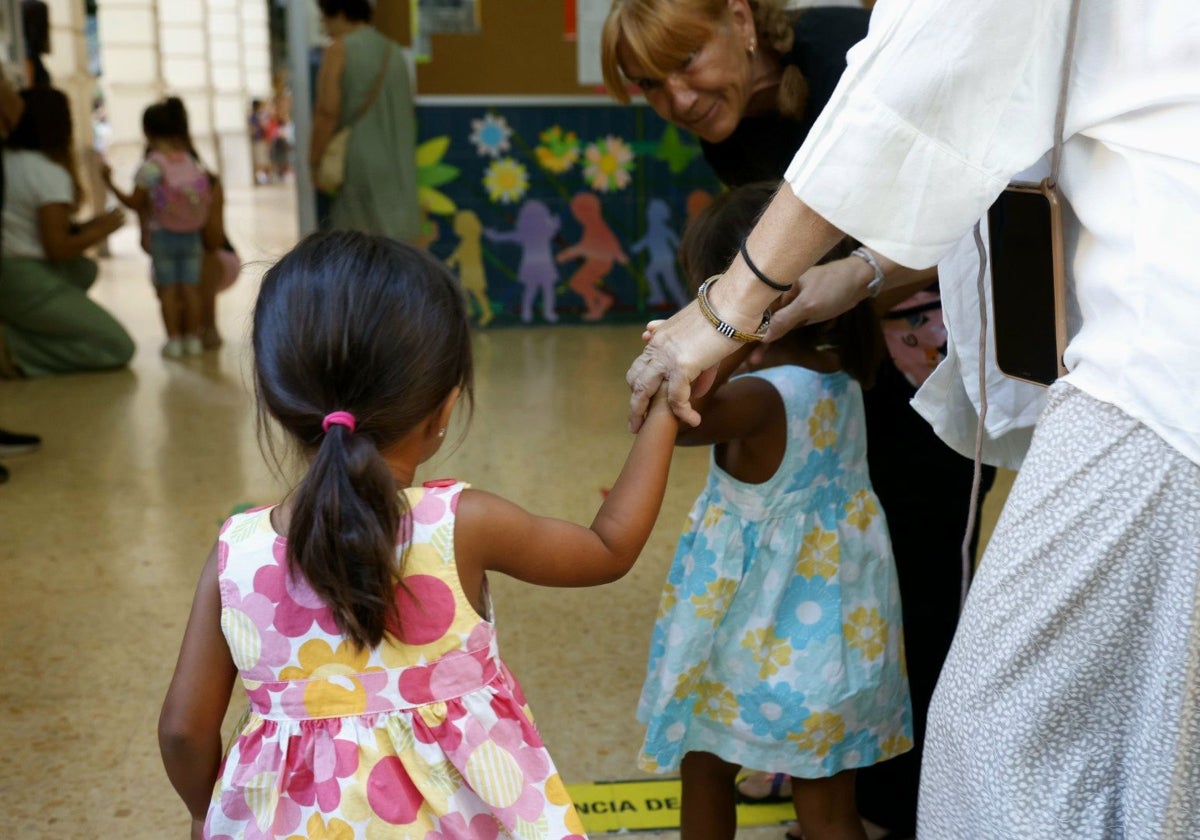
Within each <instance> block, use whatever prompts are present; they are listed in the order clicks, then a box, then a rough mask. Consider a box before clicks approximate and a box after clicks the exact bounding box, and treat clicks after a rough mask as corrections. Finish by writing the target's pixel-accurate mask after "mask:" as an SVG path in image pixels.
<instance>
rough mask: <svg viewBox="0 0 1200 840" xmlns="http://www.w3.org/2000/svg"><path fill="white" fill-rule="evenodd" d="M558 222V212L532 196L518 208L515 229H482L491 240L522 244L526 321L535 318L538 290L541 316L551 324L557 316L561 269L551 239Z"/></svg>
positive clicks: (519, 276) (520, 274)
mask: <svg viewBox="0 0 1200 840" xmlns="http://www.w3.org/2000/svg"><path fill="white" fill-rule="evenodd" d="M559 225H560V222H559V219H558V216H556V215H554V214H553V213H551V212H550V209H549V208H548V207H546V205H545V204H543V203H542V202H540V201H538V200H537V199H530V200H529V201H526V202H525V203H524V204H522V205H521V209H520V210H518V211H517V223H516V226H515V227H514V228H513V229H512V230H510V231H508V232H501V231H496V230H492V229H491V228H488V229H486V230H484V232H483V235H484V236H486V237H487V238H488V239H489V240H490V241H492V242H516V243H517V244H518V245H520V246H521V249H522V250H521V264H520V266H518V268H517V279H518V280H519V281H521V285H523V286H524V287H525V291H524V293H523V294H522V295H521V320H522V321H523V322H525V323H526V324H528V323H529V322H530V321H532V320H533V300H534V298H535V297H537V294H538V292H541V294H542V317H544V318H545V319H546V320H547V321H549V322H550V323H552V324H553V323H555V322H556V321H557V320H558V313H557V312H556V311H555V308H554V296H555V294H554V286H555V284H556V283H558V269H557V268H556V267H555V265H554V254H553V253H552V252H551V250H550V243H552V242H553V241H554V235H555V234H556V233H558V228H559Z"/></svg>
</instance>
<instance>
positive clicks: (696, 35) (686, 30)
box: [600, 0, 808, 119]
mask: <svg viewBox="0 0 1200 840" xmlns="http://www.w3.org/2000/svg"><path fill="white" fill-rule="evenodd" d="M746 2H747V5H749V7H750V12H751V14H752V15H753V17H754V30H755V34H756V35H757V37H758V42H759V45H760V46H761V47H762V48H763V49H769V50H771V51H772V52H774V53H775V54H776V55H780V56H782V55H783V54H784V53H786V52H788V51H789V50H790V49H791V48H792V40H793V32H792V23H793V21H794V17H793V16H792V13H789V12H788V11H787V9H785V8H784V6H783V2H784V0H746ZM728 14H729V0H613V5H612V9H610V10H609V13H608V18H607V19H606V20H605V21H604V30H603V32H602V34H601V39H600V64H601V67H602V69H603V71H604V84H605V85H606V86H607V87H608V92H609V93H610V94H611V95H612V97H613V98H614V99H616V100H617V101H618V102H622V103H628V102H629V91H628V83H629V79H628V78H627V77H626V76H625V73H624V72H623V71H622V69H621V62H620V59H619V58H618V56H617V52H618V50H619V49H620V48H621V47H624V48H625V49H626V50H628V52H629V54H630V55H631V56H632V57H633V58H634V60H636V61H637V63H638V66H640V67H642V68H644V69H645V71H646V72H647V73H648V74H650V76H651V77H653V78H666V77H667V75H668V74H670V73H673V72H675V71H676V70H678V69H679V67H680V66H682V65H683V63H684V62H685V61H686V60H687V57H688V56H689V55H691V54H692V53H693V52H695V51H696V50H698V49H699V48H700V47H702V46H703V45H704V43H705V42H706V41H708V39H709V38H711V37H712V35H713V31H714V30H715V29H716V28H717V27H718V26H719V25H720V24H721V23H722V22H723V21H724V20H725V19H726V17H727V15H728ZM807 100H808V84H807V82H805V80H804V76H803V75H802V74H801V73H800V69H799V68H798V67H795V66H789V67H786V68H784V71H783V79H782V81H781V82H780V85H779V112H780V113H781V114H783V115H784V116H786V117H792V118H795V119H799V118H800V117H801V116H803V114H804V106H805V103H806V101H807Z"/></svg>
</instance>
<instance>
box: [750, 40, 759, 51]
mask: <svg viewBox="0 0 1200 840" xmlns="http://www.w3.org/2000/svg"><path fill="white" fill-rule="evenodd" d="M757 46H758V41H757V40H755V39H754V38H751V39H750V55H754V48H755V47H757Z"/></svg>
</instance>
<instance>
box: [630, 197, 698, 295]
mask: <svg viewBox="0 0 1200 840" xmlns="http://www.w3.org/2000/svg"><path fill="white" fill-rule="evenodd" d="M670 218H671V208H670V207H669V206H668V205H667V202H665V201H663V200H662V199H661V198H656V199H653V200H652V201H651V202H650V204H649V206H648V207H647V208H646V235H645V236H643V237H642V238H641V239H639V240H638V241H637V242H635V243H633V245H631V246H630V248H629V250H630V251H631V252H633V253H635V254H637V253H640V252H642V251H649V253H650V262H649V263H648V264H647V265H646V283H647V285H649V286H650V297H649V299H647V301H646V305H647V306H663V305H664V304H666V302H667V298H666V296H665V295H664V294H663V286H666V287H667V292H669V293H670V295H671V297H672V299H674V301H675V304H676V305H677V306H679V307H680V308H682V307H684V306H687V305H688V300H689V299H688V295H687V293H686V292H685V291H684V289H683V286H682V285H681V284H680V282H679V276H678V275H677V274H676V272H675V251H676V250H677V249H678V248H679V236H678V235H677V234H676V233H675V231H673V230H671V226H670V225H668V224H667V221H668V220H669V219H670Z"/></svg>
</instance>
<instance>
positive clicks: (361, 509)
mask: <svg viewBox="0 0 1200 840" xmlns="http://www.w3.org/2000/svg"><path fill="white" fill-rule="evenodd" d="M253 345H254V354H255V360H254V370H255V389H256V392H257V394H258V397H259V429H260V432H262V433H264V434H266V435H267V437H268V444H269V442H270V439H269V424H268V419H269V418H273V419H274V420H276V421H277V422H278V423H279V424H280V426H282V427H283V429H284V430H286V431H287V432H288V433H289V434H290V435H291V436H292V438H293V439H294V440H295V441H296V442H297V443H298V444H299V446H300V447H301V448H302V449H303V450H304V452H305V454H306V455H308V456H309V459H310V461H309V468H308V472H307V474H306V475H305V476H304V478H303V480H302V481H301V482H300V484H299V485H298V486H297V487H296V489H295V491H294V493H293V495H292V515H291V521H290V523H289V526H288V533H287V557H288V563H289V566H290V571H291V573H292V574H293V575H301V576H303V577H304V578H305V579H306V580H307V581H308V583H309V585H311V586H312V588H313V590H314V591H315V592H316V593H317V595H318V596H320V598H321V599H322V601H324V602H325V603H326V604H327V605H328V606H329V608H330V609H331V610H332V612H333V616H334V619H335V620H336V621H337V625H338V628H339V629H340V630H341V631H342V632H343V633H344V634H345V635H346V636H347V637H348V638H350V639H351V640H352V641H354V643H355V644H357V645H359V646H361V647H374V646H375V645H378V644H379V643H380V641H381V640H382V639H383V635H384V631H385V629H389V628H390V629H391V631H392V632H394V633H395V632H398V627H399V626H400V623H401V617H400V616H398V615H397V614H396V598H395V588H396V585H397V584H396V582H397V579H398V576H399V573H400V569H401V566H402V563H403V556H402V555H401V556H400V557H398V556H397V555H398V550H397V544H398V543H399V544H401V545H404V544H406V543H407V542H408V540H409V537H410V536H411V520H410V518H409V511H408V509H407V507H406V504H405V500H404V495H403V494H402V493H397V486H396V482H395V480H394V478H393V477H392V473H391V470H390V468H389V466H388V463H387V461H386V460H385V459H384V457H383V455H382V454H381V453H382V452H383V451H386V450H387V449H389V448H390V447H391V446H393V445H394V444H395V443H397V442H398V441H400V440H401V439H403V438H404V437H405V436H406V435H407V434H409V433H410V432H411V431H413V430H414V429H416V428H418V427H419V426H420V425H421V424H422V423H424V422H426V421H428V420H429V419H430V417H432V416H433V415H434V414H435V412H437V411H438V409H439V408H441V406H443V405H444V404H445V402H446V399H447V398H448V397H449V396H450V395H451V393H452V392H453V391H454V389H455V388H462V389H463V391H464V392H466V394H467V396H468V398H469V396H470V388H471V348H470V331H469V326H468V322H467V314H466V308H465V305H464V302H463V299H462V296H461V293H460V290H459V288H458V285H457V282H456V281H455V280H454V278H453V277H452V276H451V275H450V274H449V273H448V272H447V271H446V269H445V268H443V267H442V266H441V265H440V264H439V263H437V262H436V261H434V260H433V259H432V258H431V257H429V256H428V255H426V254H425V253H424V252H422V251H419V250H417V249H415V248H412V247H410V246H407V245H403V244H401V243H398V242H395V241H393V240H390V239H387V238H385V237H381V236H372V235H367V234H361V233H353V232H349V231H335V232H331V233H323V234H313V235H311V236H309V237H307V238H305V239H304V240H303V241H301V242H300V244H299V245H297V246H296V247H295V248H294V249H293V250H292V251H291V252H290V253H288V254H287V255H286V256H285V257H284V258H283V259H281V260H280V261H279V262H278V263H276V264H275V265H274V266H273V267H272V268H271V269H270V270H269V271H267V273H266V275H265V276H264V278H263V283H262V287H261V289H260V291H259V297H258V302H257V303H256V305H255V309H254V333H253ZM335 411H345V412H348V413H349V414H351V415H353V417H354V418H355V428H354V429H353V430H351V429H350V428H349V427H347V426H344V425H338V424H330V425H329V429H328V431H325V430H324V429H323V428H322V426H323V421H324V419H325V417H326V416H327V415H329V414H330V413H332V412H335Z"/></svg>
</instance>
